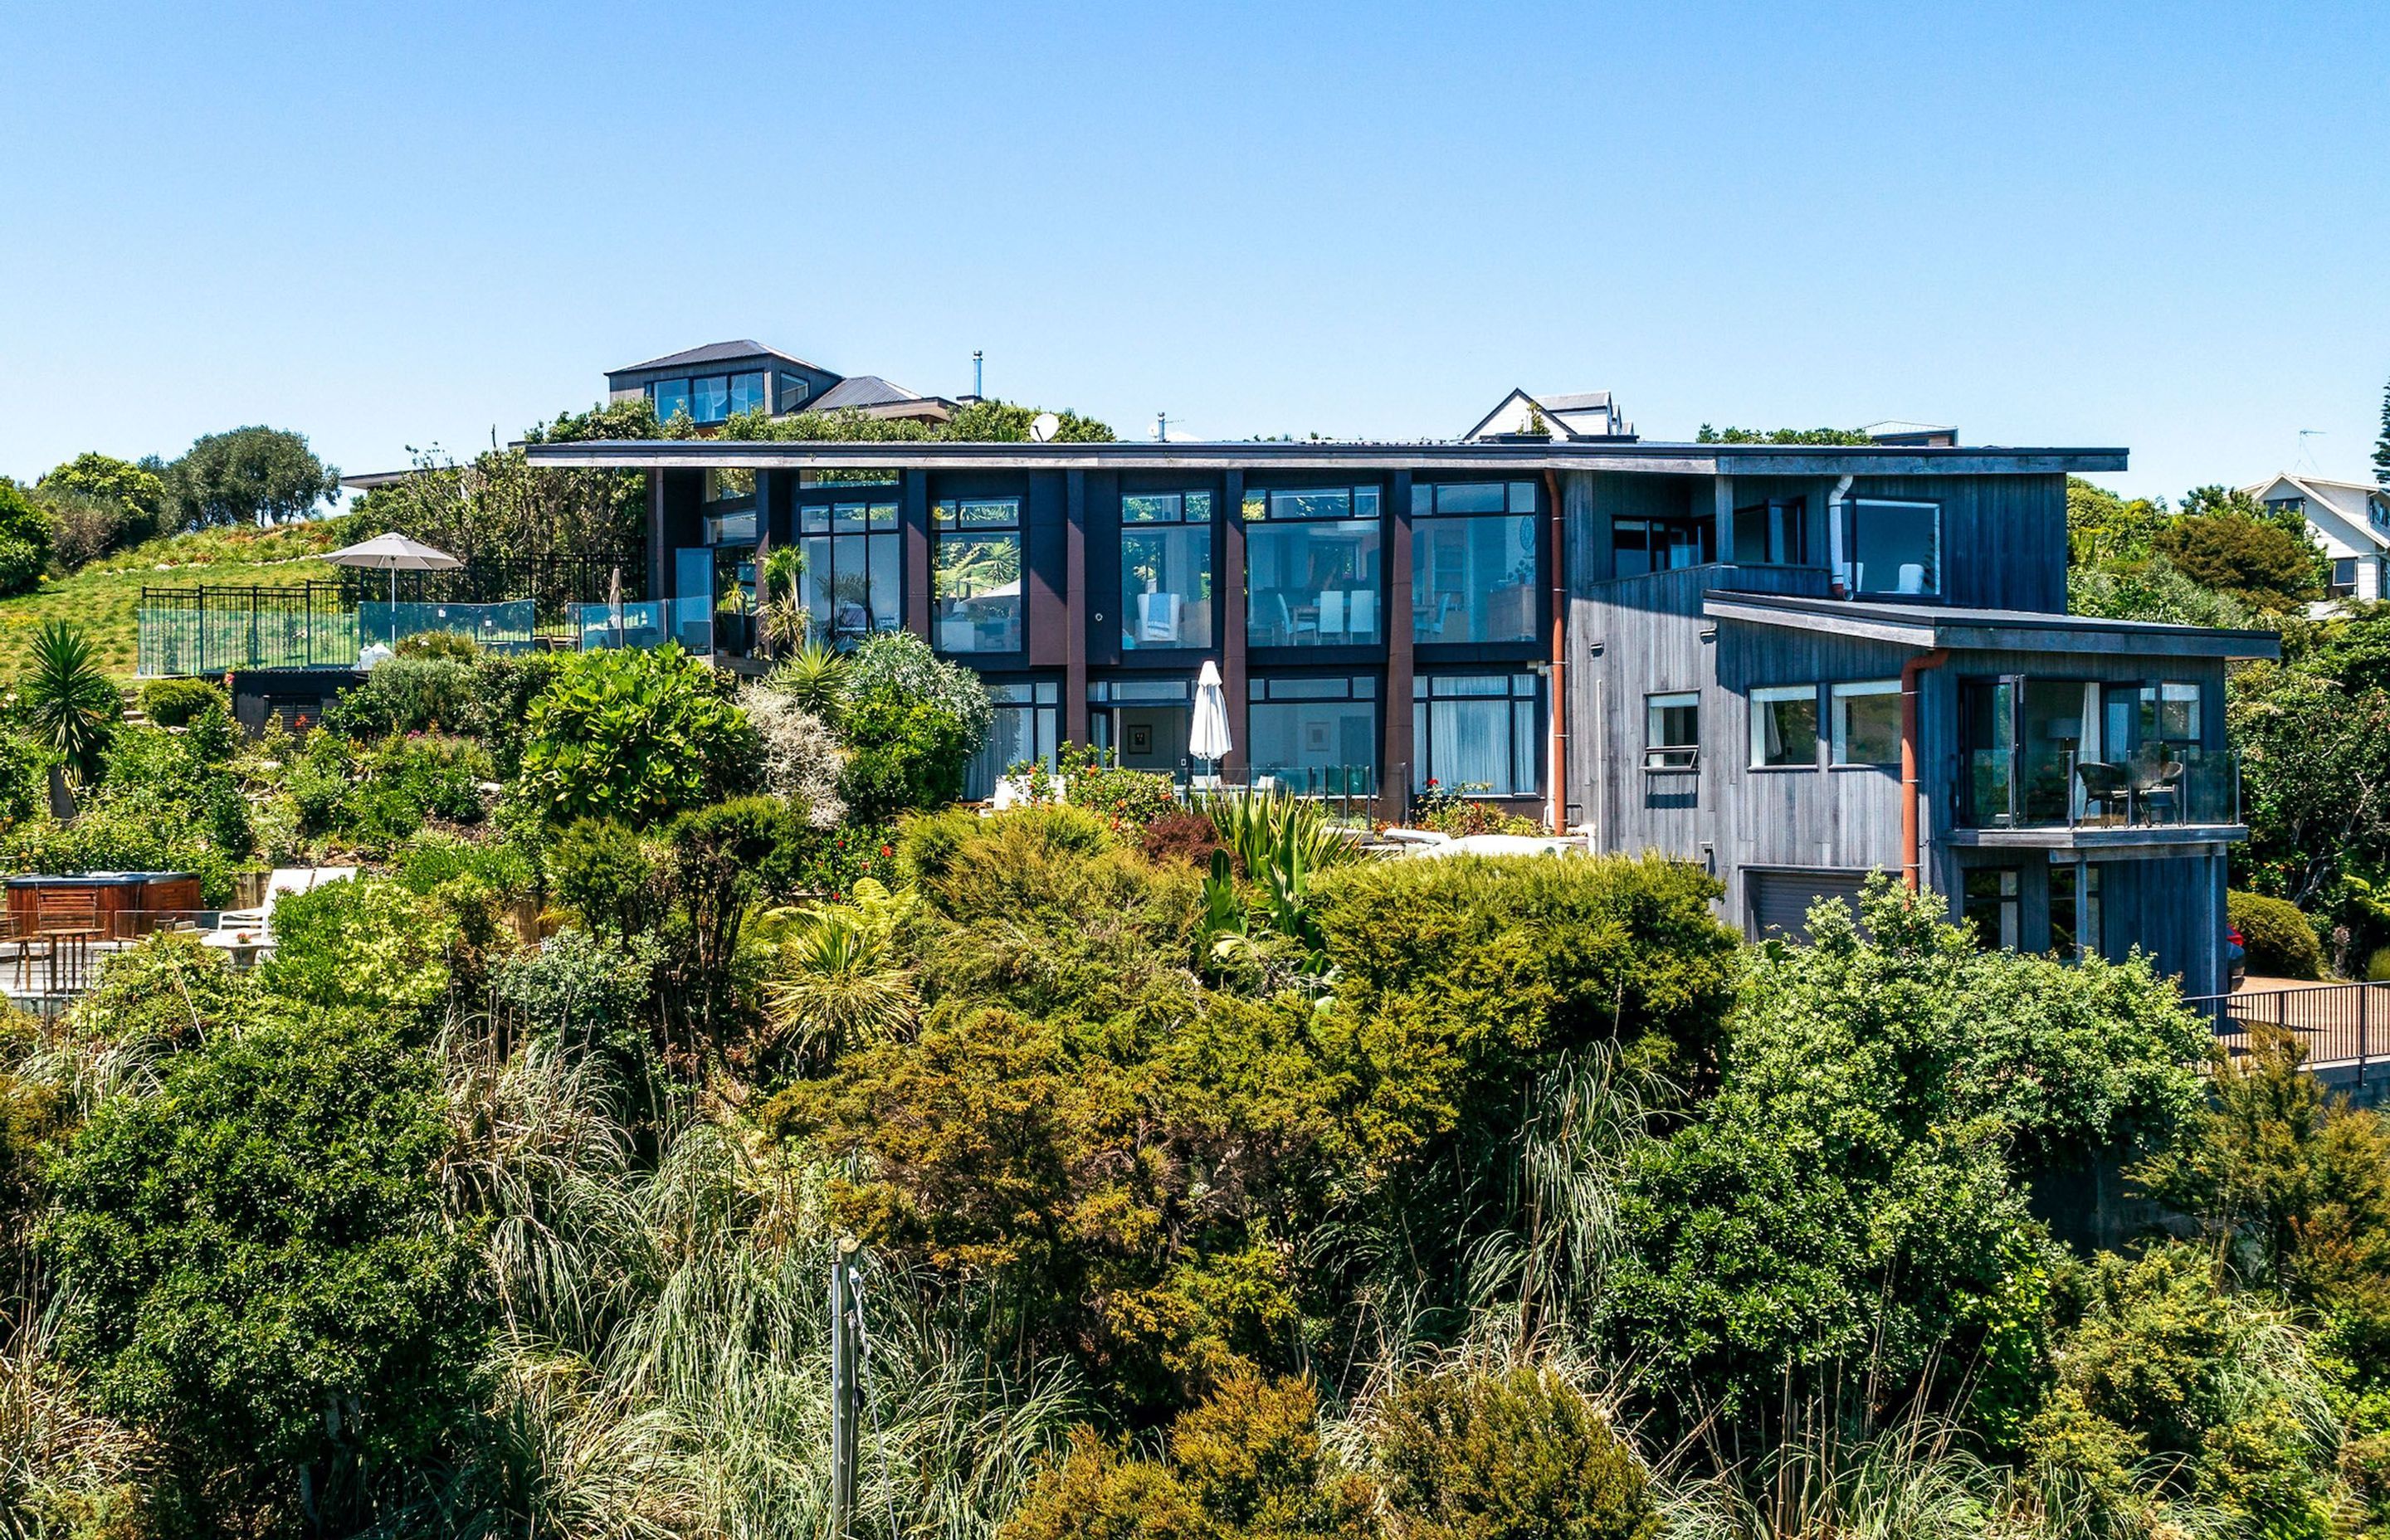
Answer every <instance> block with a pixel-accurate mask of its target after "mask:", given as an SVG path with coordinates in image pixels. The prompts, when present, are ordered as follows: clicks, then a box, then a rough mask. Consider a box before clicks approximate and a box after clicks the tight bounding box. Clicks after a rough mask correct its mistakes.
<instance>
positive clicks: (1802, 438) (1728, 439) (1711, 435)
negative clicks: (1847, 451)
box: [1693, 422, 1875, 445]
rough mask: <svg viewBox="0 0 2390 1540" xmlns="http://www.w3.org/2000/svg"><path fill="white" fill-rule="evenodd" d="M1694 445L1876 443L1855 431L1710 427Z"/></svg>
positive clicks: (1703, 428) (1698, 435) (1699, 434)
mask: <svg viewBox="0 0 2390 1540" xmlns="http://www.w3.org/2000/svg"><path fill="white" fill-rule="evenodd" d="M1693 442H1694V443H1810V444H1830V445H1841V444H1870V443H1875V441H1874V440H1873V439H1871V438H1869V437H1868V436H1867V435H1866V434H1865V433H1862V432H1860V431H1859V430H1857V429H1856V428H1775V429H1758V428H1712V427H1711V426H1710V425H1709V424H1708V423H1706V422H1705V423H1703V424H1702V426H1701V430H1700V431H1699V432H1697V433H1695V434H1694V435H1693Z"/></svg>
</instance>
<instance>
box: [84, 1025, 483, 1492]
mask: <svg viewBox="0 0 2390 1540" xmlns="http://www.w3.org/2000/svg"><path fill="white" fill-rule="evenodd" d="M164 1078H165V1084H164V1088H163V1091H162V1092H161V1094H160V1095H157V1096H149V1097H139V1096H119V1097H109V1099H108V1100H106V1101H105V1102H104V1103H103V1104H102V1105H101V1106H100V1108H99V1109H98V1110H97V1111H96V1113H95V1114H94V1115H93V1117H92V1120H91V1122H90V1123H88V1124H87V1125H85V1126H84V1129H83V1130H82V1131H81V1132H80V1133H79V1134H78V1135H77V1136H75V1138H74V1140H73V1142H72V1143H71V1145H70V1146H69V1147H68V1148H67V1149H66V1150H65V1151H64V1152H63V1153H62V1155H61V1156H60V1157H59V1159H58V1162H57V1164H56V1166H55V1167H54V1169H53V1173H52V1178H51V1191H52V1195H53V1198H54V1200H55V1202H56V1211H55V1213H53V1215H52V1217H51V1218H50V1220H49V1222H48V1225H47V1228H46V1230H45V1249H46V1251H47V1253H48V1255H49V1257H50V1259H51V1261H52V1262H53V1264H54V1265H55V1266H56V1268H57V1270H58V1275H59V1277H60V1279H61V1280H62V1282H63V1283H64V1285H65V1288H64V1289H63V1290H62V1291H61V1298H62V1299H63V1301H64V1302H65V1321H64V1324H63V1327H62V1329H61V1331H60V1333H59V1337H58V1355H59V1357H60V1358H61V1359H62V1360H63V1361H64V1362H65V1363H66V1364H68V1365H69V1366H71V1367H73V1368H75V1369H77V1370H80V1371H82V1372H83V1374H84V1375H85V1376H86V1383H87V1384H88V1386H89V1388H90V1391H91V1392H92V1393H93V1395H94V1396H95V1397H96V1400H97V1402H98V1403H99V1405H102V1406H103V1407H105V1408H106V1409H107V1410H108V1411H109V1412H110V1413H112V1414H114V1415H116V1416H119V1417H122V1418H129V1419H131V1420H134V1421H135V1422H138V1423H140V1424H142V1425H143V1426H144V1427H146V1428H147V1429H148V1430H151V1431H153V1432H155V1433H156V1434H157V1435H159V1442H160V1447H161V1449H163V1450H171V1451H173V1452H174V1454H173V1458H176V1459H178V1460H180V1461H182V1462H184V1468H183V1469H180V1470H178V1471H176V1472H175V1474H177V1475H179V1476H180V1477H181V1478H182V1483H183V1485H184V1487H185V1490H186V1493H187V1494H188V1497H189V1500H192V1501H194V1502H196V1503H199V1504H202V1505H210V1504H217V1503H223V1502H225V1501H226V1500H227V1498H231V1499H232V1500H233V1501H235V1502H236V1503H247V1502H254V1501H261V1500H262V1501H264V1502H265V1503H267V1504H268V1505H269V1507H270V1509H273V1510H279V1511H280V1512H282V1513H284V1514H287V1515H288V1516H289V1521H288V1527H289V1528H290V1529H293V1530H296V1529H297V1528H299V1527H300V1526H299V1523H298V1517H299V1514H298V1510H299V1509H300V1508H302V1506H310V1505H313V1504H314V1503H315V1501H316V1500H317V1498H318V1497H319V1496H321V1497H323V1498H324V1499H325V1500H330V1495H332V1494H336V1493H339V1492H341V1491H343V1490H353V1488H351V1486H350V1481H349V1479H348V1478H349V1477H351V1476H352V1475H353V1472H354V1471H355V1470H357V1469H358V1468H359V1467H361V1466H366V1465H369V1464H384V1463H388V1462H403V1461H409V1460H416V1459H421V1458H423V1457H427V1456H430V1455H431V1454H433V1453H434V1452H435V1451H436V1450H437V1448H438V1447H439V1445H440V1444H442V1443H443V1440H444V1438H445V1436H446V1432H447V1430H448V1428H449V1426H450V1424H451V1420H452V1419H455V1418H459V1417H460V1415H461V1414H462V1413H463V1412H464V1410H465V1408H467V1407H468V1406H469V1405H470V1403H471V1401H472V1399H473V1397H474V1395H475V1392H476V1386H475V1380H474V1365H475V1363H476V1360H477V1358H478V1355H479V1354H480V1352H481V1349H482V1341H483V1331H482V1314H481V1311H480V1309H479V1307H478V1305H477V1303H476V1302H475V1298H474V1293H473V1289H472V1279H473V1276H474V1272H475V1260H474V1253H473V1251H472V1248H471V1245H470V1243H469V1240H468V1239H467V1238H466V1237H465V1236H463V1235H462V1234H460V1233H458V1232H457V1231H456V1229H455V1228H453V1227H452V1226H448V1225H446V1224H444V1223H443V1221H442V1216H441V1206H440V1194H439V1188H438V1186H437V1184H436V1182H435V1180H434V1177H433V1164H434V1162H435V1161H438V1160H439V1159H440V1157H441V1155H442V1154H443V1152H444V1151H445V1150H446V1149H448V1146H449V1132H448V1126H447V1123H446V1120H445V1118H444V1117H443V1106H442V1101H441V1097H440V1087H439V1081H438V1076H437V1074H436V1072H435V1071H434V1068H433V1066H432V1065H431V1063H430V1061H429V1060H428V1059H425V1058H424V1057H423V1056H421V1055H419V1054H418V1053H415V1052H412V1051H409V1050H408V1049H406V1048H405V1047H404V1046H401V1045H400V1044H399V1043H398V1042H397V1041H396V1040H395V1039H394V1038H393V1037H392V1036H391V1035H390V1034H389V1033H387V1032H384V1031H380V1030H378V1029H376V1028H375V1027H373V1026H371V1025H368V1024H366V1023H365V1022H362V1021H359V1020H354V1019H351V1018H344V1017H339V1016H330V1017H319V1018H316V1019H314V1020H305V1021H290V1022H276V1023H272V1024H268V1025H264V1026H261V1027H258V1028H254V1029H252V1030H251V1031H249V1032H245V1033H218V1034H215V1035H213V1036H212V1037H211V1038H210V1040H209V1041H208V1043H207V1045H206V1046H205V1047H204V1048H203V1049H202V1050H200V1051H199V1052H194V1053H189V1054H185V1055H182V1056H180V1057H178V1058H177V1059H174V1060H173V1062H172V1063H170V1064H169V1065H168V1066H167V1068H166V1071H165V1077H164ZM328 1409H337V1411H338V1413H339V1415H338V1416H337V1417H334V1416H331V1415H328ZM228 1468H229V1469H232V1470H233V1471H234V1472H236V1474H235V1475H234V1477H233V1480H232V1482H230V1483H229V1490H226V1489H225V1488H223V1487H219V1486H217V1485H216V1484H215V1483H216V1482H218V1481H220V1480H221V1477H220V1473H221V1472H224V1471H225V1470H226V1469H228ZM310 1470H312V1471H313V1472H314V1477H315V1483H314V1485H313V1490H312V1492H311V1491H307V1490H305V1489H304V1488H302V1482H304V1481H305V1479H306V1478H305V1475H304V1473H305V1472H308V1471H310ZM261 1478H263V1480H264V1481H266V1482H270V1483H271V1484H270V1486H268V1487H267V1488H266V1490H264V1491H263V1492H259V1491H257V1490H256V1486H257V1484H258V1483H259V1482H260V1479H261ZM243 1489H248V1490H246V1491H244V1490H243ZM236 1493H237V1494H238V1497H234V1496H233V1495H234V1494H236ZM323 1518H324V1521H325V1522H326V1523H327V1524H328V1525H330V1524H333V1523H335V1522H336V1521H334V1520H333V1519H332V1517H331V1516H330V1515H324V1516H323ZM337 1522H338V1528H337V1530H336V1531H335V1532H336V1533H349V1531H350V1529H351V1527H352V1526H351V1524H350V1523H349V1522H348V1521H346V1519H345V1518H344V1519H343V1520H341V1521H337ZM193 1527H194V1529H195V1530H205V1531H208V1532H212V1533H222V1532H224V1531H225V1530H228V1529H239V1528H246V1527H247V1526H246V1525H238V1524H231V1525H225V1526H223V1528H221V1529H220V1528H219V1526H218V1525H217V1524H215V1523H212V1522H210V1523H201V1524H195V1525H194V1526H193ZM259 1527H260V1528H262V1529H264V1528H271V1529H280V1528H283V1527H285V1526H284V1525H283V1524H278V1523H277V1524H270V1525H261V1526H259ZM311 1527H312V1526H311Z"/></svg>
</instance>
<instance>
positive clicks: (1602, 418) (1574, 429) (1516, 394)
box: [1460, 391, 1635, 443]
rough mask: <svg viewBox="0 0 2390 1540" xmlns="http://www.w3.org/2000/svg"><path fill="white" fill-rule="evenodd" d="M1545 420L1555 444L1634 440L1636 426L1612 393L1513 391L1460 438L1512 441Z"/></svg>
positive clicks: (1530, 431) (1465, 439) (1465, 440)
mask: <svg viewBox="0 0 2390 1540" xmlns="http://www.w3.org/2000/svg"><path fill="white" fill-rule="evenodd" d="M1539 419H1540V420H1541V422H1542V424H1543V428H1542V431H1543V433H1544V436H1545V437H1547V438H1548V439H1550V440H1551V441H1552V442H1553V443H1573V442H1577V441H1581V440H1585V439H1631V438H1633V437H1634V436H1635V425H1634V424H1633V423H1631V422H1629V421H1627V420H1626V415H1625V413H1623V412H1621V411H1620V410H1619V409H1618V402H1617V401H1616V399H1615V398H1613V396H1612V395H1611V393H1610V392H1609V391H1579V392H1578V393H1576V394H1574V395H1565V396H1531V395H1529V394H1528V393H1527V392H1526V391H1511V392H1510V394H1509V395H1507V396H1504V397H1503V398H1502V404H1500V405H1498V406H1497V407H1495V408H1494V410H1492V411H1490V412H1488V413H1486V414H1485V415H1484V417H1480V418H1478V419H1477V426H1476V427H1474V428H1472V429H1471V430H1469V431H1468V432H1466V433H1463V434H1461V435H1460V438H1461V442H1462V443H1483V442H1484V441H1485V440H1487V439H1499V438H1511V437H1516V436H1518V435H1520V434H1523V433H1533V432H1536V431H1537V429H1536V423H1537V421H1538V420H1539Z"/></svg>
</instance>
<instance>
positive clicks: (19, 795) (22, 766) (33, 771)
mask: <svg viewBox="0 0 2390 1540" xmlns="http://www.w3.org/2000/svg"><path fill="white" fill-rule="evenodd" d="M49 805H50V756H49V753H48V751H45V749H43V748H42V746H41V745H40V744H38V743H35V742H34V741H33V740H32V738H27V737H26V736H25V735H24V734H22V733H15V732H9V731H7V730H6V729H5V728H0V828H9V827H12V826H14V825H17V824H21V823H23V822H25V821H26V820H27V819H30V818H33V817H37V816H39V815H41V814H42V813H43V812H44V811H45V809H46V808H48V806H49Z"/></svg>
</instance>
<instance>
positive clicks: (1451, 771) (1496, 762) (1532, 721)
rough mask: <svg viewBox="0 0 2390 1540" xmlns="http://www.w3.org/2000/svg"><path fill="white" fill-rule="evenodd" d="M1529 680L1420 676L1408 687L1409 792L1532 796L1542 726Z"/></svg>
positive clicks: (1538, 782)
mask: <svg viewBox="0 0 2390 1540" xmlns="http://www.w3.org/2000/svg"><path fill="white" fill-rule="evenodd" d="M1536 685H1537V681H1536V676H1535V675H1534V674H1420V675H1418V676H1417V677H1415V678H1414V679H1413V680H1412V681H1411V697H1412V704H1411V789H1412V790H1413V791H1414V792H1420V793H1424V792H1426V791H1428V790H1429V789H1431V788H1433V789H1435V790H1438V791H1444V792H1452V793H1457V794H1458V795H1460V796H1464V797H1523V796H1532V795H1534V794H1535V793H1536V790H1537V789H1540V787H1541V786H1542V784H1543V775H1542V771H1543V760H1542V749H1543V721H1542V713H1541V712H1539V711H1538V710H1537V693H1538V692H1537V689H1536Z"/></svg>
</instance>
